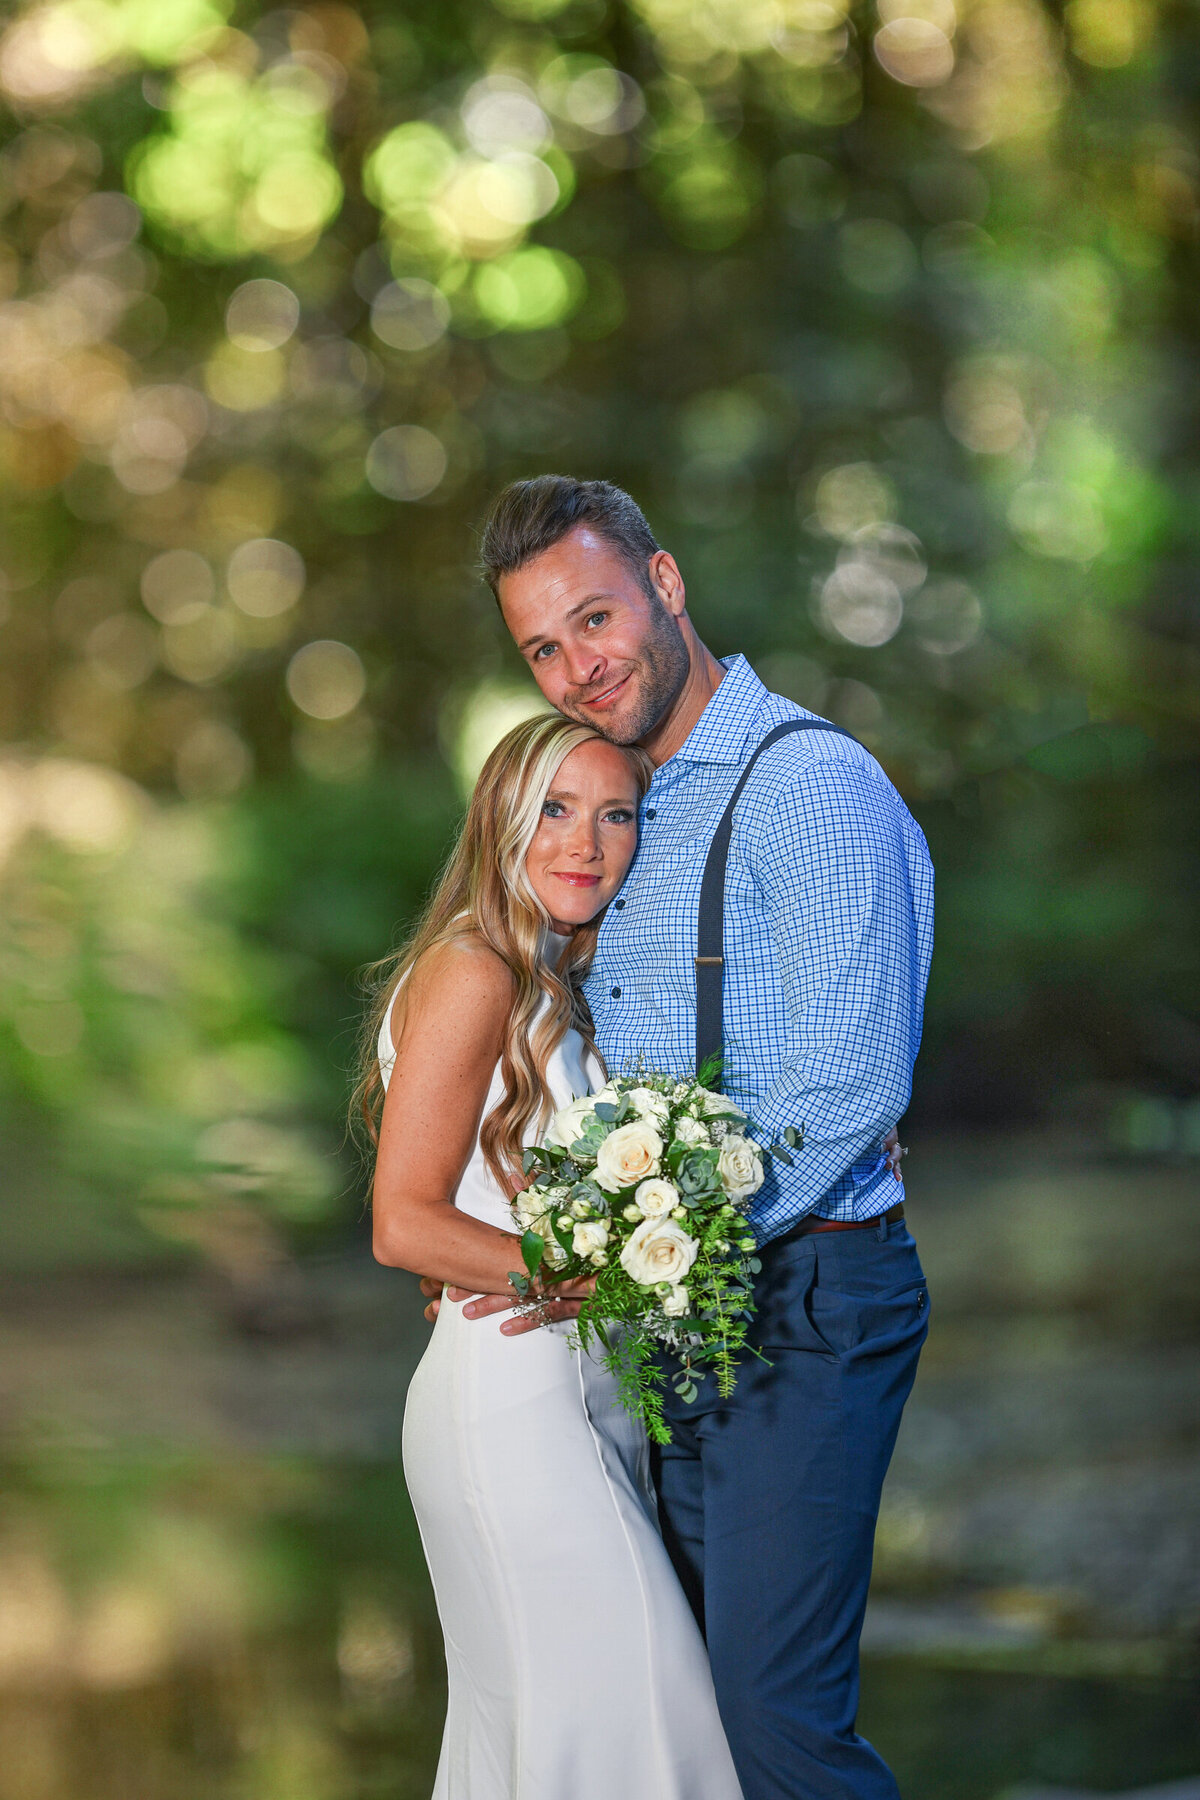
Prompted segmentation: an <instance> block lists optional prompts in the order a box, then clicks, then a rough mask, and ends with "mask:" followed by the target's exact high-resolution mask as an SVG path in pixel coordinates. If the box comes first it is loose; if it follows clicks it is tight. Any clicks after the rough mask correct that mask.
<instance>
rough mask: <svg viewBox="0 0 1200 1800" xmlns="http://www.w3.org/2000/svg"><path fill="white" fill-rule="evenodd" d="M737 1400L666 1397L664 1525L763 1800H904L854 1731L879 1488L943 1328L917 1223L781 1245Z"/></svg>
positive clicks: (753, 1796) (772, 1247) (709, 1390)
mask: <svg viewBox="0 0 1200 1800" xmlns="http://www.w3.org/2000/svg"><path fill="white" fill-rule="evenodd" d="M761 1255H762V1262H763V1269H762V1274H761V1276H760V1277H759V1278H758V1281H757V1283H756V1295H757V1301H758V1316H757V1318H756V1320H755V1324H754V1328H753V1341H754V1342H755V1343H756V1344H757V1345H758V1346H759V1347H760V1348H761V1350H762V1353H763V1355H764V1356H765V1357H769V1358H770V1367H766V1366H765V1365H764V1364H762V1363H760V1362H758V1361H757V1360H756V1359H754V1358H753V1357H749V1356H747V1357H746V1358H745V1359H744V1360H743V1362H742V1364H741V1366H740V1370H739V1374H738V1384H737V1388H736V1390H735V1392H734V1394H733V1396H732V1398H731V1399H729V1400H726V1401H722V1400H721V1399H720V1397H719V1396H718V1395H717V1393H716V1392H715V1384H714V1382H713V1378H712V1376H711V1375H709V1376H708V1377H707V1378H706V1380H705V1381H704V1382H702V1383H701V1385H700V1394H699V1397H698V1399H696V1400H695V1401H694V1402H693V1403H692V1404H691V1405H690V1406H688V1405H685V1404H684V1402H683V1401H681V1400H678V1399H677V1398H676V1397H675V1396H674V1395H673V1394H672V1395H671V1398H670V1401H669V1403H668V1419H669V1422H670V1426H671V1432H672V1441H671V1443H670V1444H667V1445H664V1446H662V1447H661V1448H657V1449H656V1450H655V1456H654V1462H655V1468H654V1474H655V1480H656V1482H657V1486H658V1497H659V1499H658V1504H659V1516H660V1519H661V1522H662V1528H663V1536H664V1538H665V1540H666V1544H667V1548H668V1550H669V1551H670V1553H671V1558H672V1561H673V1562H674V1564H675V1567H676V1569H677V1570H678V1571H679V1575H680V1579H681V1580H682V1582H683V1584H684V1587H685V1588H686V1590H687V1593H688V1598H689V1599H690V1601H691V1603H692V1607H693V1610H694V1611H695V1614H696V1617H697V1618H698V1619H699V1621H700V1626H701V1629H702V1630H703V1631H704V1633H705V1636H706V1638H707V1641H708V1648H709V1655H710V1657H711V1660H712V1670H713V1679H714V1681H715V1683H716V1690H717V1700H718V1703H719V1705H720V1708H721V1717H722V1720H723V1721H724V1725H725V1731H726V1735H727V1736H728V1738H729V1744H730V1748H731V1750H732V1752H733V1760H734V1763H735V1764H736V1766H737V1771H738V1775H739V1777H740V1779H741V1783H742V1789H743V1792H744V1794H745V1800H898V1797H899V1789H898V1788H897V1786H896V1782H895V1778H894V1777H893V1776H892V1774H891V1773H890V1771H889V1770H888V1768H887V1765H886V1764H885V1763H884V1762H883V1760H882V1758H881V1757H880V1756H879V1755H878V1753H877V1752H876V1751H875V1750H874V1749H872V1747H871V1745H870V1744H868V1743H867V1741H866V1739H865V1738H862V1737H860V1736H859V1735H858V1733H857V1731H856V1730H855V1717H856V1714H857V1711H858V1639H859V1633H860V1632H861V1630H862V1621H863V1611H864V1609H865V1606H866V1601H867V1587H868V1584H869V1582H870V1576H871V1555H872V1549H873V1545H874V1537H875V1520H876V1516H877V1514H878V1511H879V1494H880V1489H881V1488H882V1486H883V1478H884V1475H885V1474H886V1472H887V1466H888V1463H889V1461H890V1460H891V1454H892V1450H893V1448H894V1446H895V1442H896V1432H897V1430H898V1429H899V1425H900V1414H901V1412H902V1410H903V1407H904V1402H905V1400H906V1399H907V1398H908V1394H909V1390H910V1389H911V1387H912V1384H913V1377H914V1375H915V1374H916V1368H917V1358H918V1356H919V1355H920V1351H921V1345H922V1344H923V1342H924V1341H925V1333H926V1330H927V1326H928V1315H929V1308H928V1300H927V1295H926V1290H925V1277H924V1275H923V1274H922V1272H921V1264H920V1261H919V1260H918V1257H917V1249H916V1245H915V1244H914V1243H913V1240H912V1238H911V1237H910V1236H909V1233H908V1230H907V1227H906V1226H905V1225H904V1224H903V1223H901V1222H897V1223H895V1224H893V1225H881V1226H879V1227H872V1228H870V1229H867V1230H863V1231H839V1232H821V1233H818V1234H814V1235H813V1236H810V1237H802V1238H798V1239H796V1240H794V1241H793V1242H791V1243H785V1244H768V1245H766V1246H765V1248H764V1249H763V1251H762V1252H761Z"/></svg>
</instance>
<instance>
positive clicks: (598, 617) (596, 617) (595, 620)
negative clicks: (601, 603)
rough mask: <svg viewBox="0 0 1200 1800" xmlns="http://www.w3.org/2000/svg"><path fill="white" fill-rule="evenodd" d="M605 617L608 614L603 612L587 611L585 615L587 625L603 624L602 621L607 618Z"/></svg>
mask: <svg viewBox="0 0 1200 1800" xmlns="http://www.w3.org/2000/svg"><path fill="white" fill-rule="evenodd" d="M607 617H608V614H607V613H605V612H594V613H589V614H588V616H587V622H588V624H589V625H603V623H604V621H605V619H607Z"/></svg>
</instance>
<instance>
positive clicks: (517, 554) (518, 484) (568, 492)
mask: <svg viewBox="0 0 1200 1800" xmlns="http://www.w3.org/2000/svg"><path fill="white" fill-rule="evenodd" d="M577 525H589V526H590V527H591V529H592V530H593V531H594V532H595V533H596V535H597V536H598V537H602V538H604V539H605V540H606V541H607V542H608V543H610V544H611V545H612V547H613V549H614V550H615V551H616V552H617V553H618V555H619V556H621V557H622V558H623V559H624V560H625V562H626V563H628V565H629V567H630V568H631V569H632V571H633V573H634V574H635V575H636V576H637V578H638V581H639V582H640V583H641V585H642V587H643V589H644V590H645V592H646V593H647V594H648V595H650V597H651V598H653V596H654V588H653V586H652V585H651V581H650V571H649V567H648V565H649V562H650V558H651V557H652V556H653V555H654V553H655V551H656V550H658V549H660V548H661V546H660V544H659V542H658V540H657V538H656V537H655V535H654V533H653V532H652V531H651V529H650V527H649V525H648V524H647V523H646V516H645V514H644V513H643V512H642V509H641V507H640V506H639V505H638V504H637V502H636V500H632V499H631V498H630V496H629V495H628V494H627V493H626V492H625V490H624V488H619V487H616V486H615V485H614V484H613V483H612V482H611V481H576V480H575V479H574V478H573V477H572V476H570V475H535V476H534V477H533V478H532V479H531V480H529V481H512V482H510V483H509V485H508V486H507V487H506V488H505V489H504V490H503V492H502V493H500V494H499V495H498V496H497V498H496V501H495V504H494V505H493V507H492V510H491V513H490V514H489V516H488V521H487V524H486V525H485V526H484V528H483V540H482V542H481V544H480V550H479V566H480V569H481V571H482V574H483V577H484V580H485V581H486V582H487V584H488V586H489V587H490V588H491V590H492V592H493V594H495V595H496V598H497V600H498V599H499V598H500V593H499V587H500V580H501V577H502V576H504V575H511V574H512V573H513V571H514V570H516V569H521V568H524V566H525V564H526V563H528V562H532V561H533V559H534V557H535V556H540V555H541V554H542V552H543V550H549V549H550V548H551V547H552V546H553V545H555V544H557V543H559V542H561V540H562V539H563V538H565V537H566V535H567V533H568V532H569V531H573V530H574V529H575V527H576V526H577Z"/></svg>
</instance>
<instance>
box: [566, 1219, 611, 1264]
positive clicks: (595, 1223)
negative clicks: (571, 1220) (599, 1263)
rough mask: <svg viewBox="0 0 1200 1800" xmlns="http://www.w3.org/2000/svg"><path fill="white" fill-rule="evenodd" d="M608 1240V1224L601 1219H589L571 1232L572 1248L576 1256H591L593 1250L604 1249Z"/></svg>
mask: <svg viewBox="0 0 1200 1800" xmlns="http://www.w3.org/2000/svg"><path fill="white" fill-rule="evenodd" d="M607 1242H608V1226H607V1225H605V1224H604V1223H603V1222H602V1221H601V1220H599V1219H589V1220H588V1221H587V1222H586V1223H585V1224H582V1225H577V1226H576V1227H575V1229H574V1231H573V1232H572V1233H571V1248H572V1250H573V1251H574V1252H575V1254H576V1256H590V1255H591V1254H592V1251H593V1250H603V1248H604V1246H605V1244H607Z"/></svg>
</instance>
